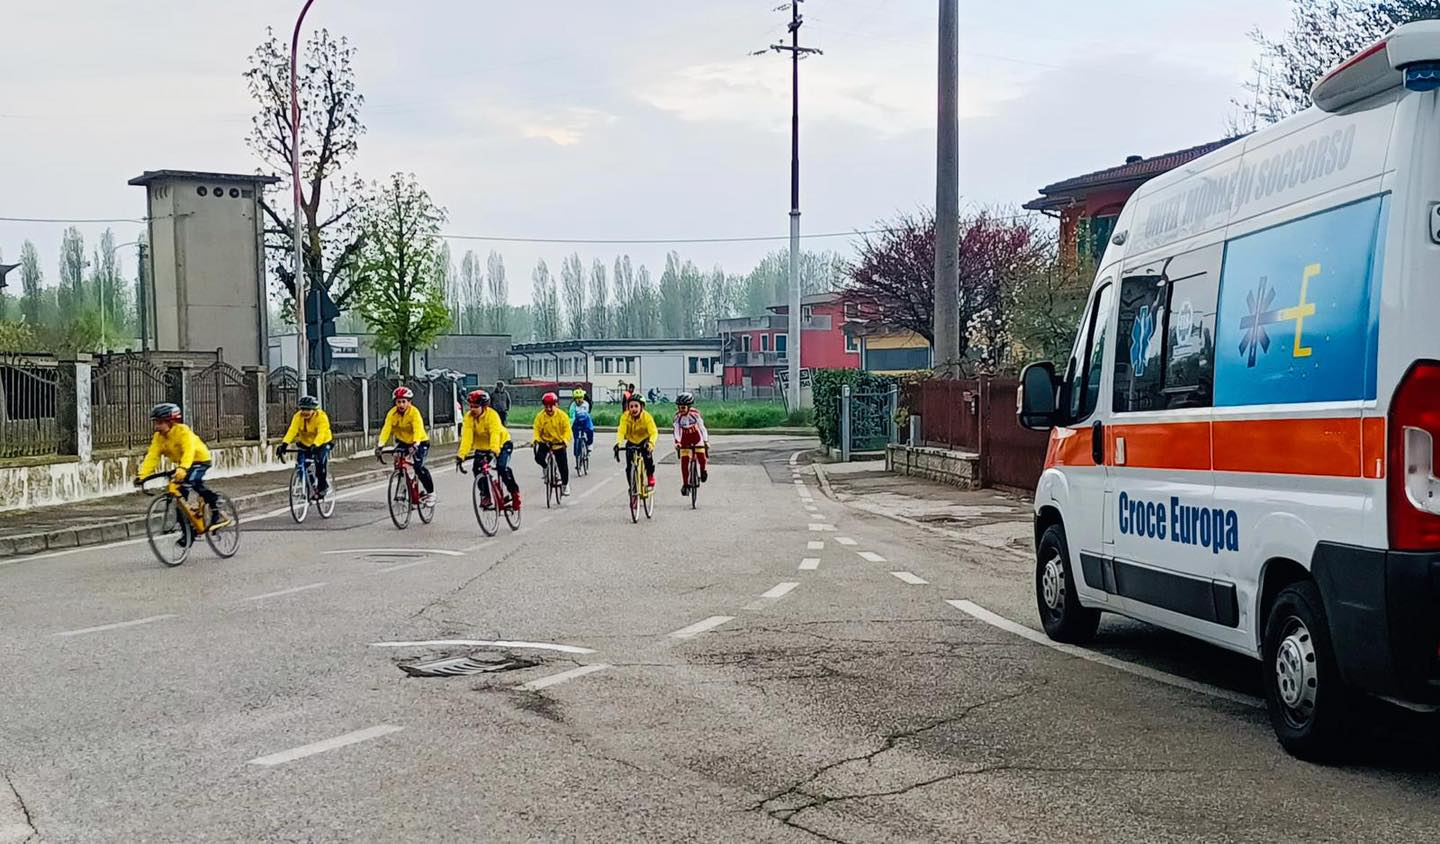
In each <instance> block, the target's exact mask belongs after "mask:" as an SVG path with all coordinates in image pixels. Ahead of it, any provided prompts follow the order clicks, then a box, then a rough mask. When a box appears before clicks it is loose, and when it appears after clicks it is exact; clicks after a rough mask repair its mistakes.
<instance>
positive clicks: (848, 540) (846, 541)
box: [835, 536, 858, 546]
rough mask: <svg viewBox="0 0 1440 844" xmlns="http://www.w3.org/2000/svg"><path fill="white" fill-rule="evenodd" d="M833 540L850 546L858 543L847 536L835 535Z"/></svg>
mask: <svg viewBox="0 0 1440 844" xmlns="http://www.w3.org/2000/svg"><path fill="white" fill-rule="evenodd" d="M835 541H836V542H838V543H840V544H841V545H845V546H851V545H856V544H858V543H856V542H855V540H853V539H851V538H850V537H848V536H837V537H835Z"/></svg>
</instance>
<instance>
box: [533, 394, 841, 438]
mask: <svg viewBox="0 0 1440 844" xmlns="http://www.w3.org/2000/svg"><path fill="white" fill-rule="evenodd" d="M698 406H699V408H700V414H701V415H702V416H704V417H705V426H706V427H707V428H710V429H711V430H714V431H744V430H749V429H754V428H784V427H809V426H812V425H814V424H815V414H814V412H813V411H810V410H799V411H796V412H794V413H790V412H788V411H786V410H785V404H784V403H783V402H770V401H713V402H701V403H700V404H699V405H698ZM564 407H565V403H562V404H561V409H562V411H563V410H564ZM646 409H647V410H649V411H650V413H651V415H653V416H654V417H655V424H656V425H658V426H659V427H660V428H661V429H662V430H663V429H666V428H668V427H669V426H670V420H672V419H674V418H675V405H673V404H669V403H656V404H650V405H646ZM539 412H540V407H539V406H538V405H525V406H523V407H512V408H510V415H509V416H508V417H507V419H506V422H507V423H509V424H510V425H517V426H519V425H530V424H532V423H533V422H534V421H535V414H537V413H539ZM620 413H621V411H620V406H619V405H618V404H602V405H600V406H599V407H597V408H595V409H594V410H592V411H591V412H590V417H591V418H592V419H594V420H595V424H596V425H597V426H600V427H606V428H608V427H612V426H614V425H615V424H616V423H618V422H619V421H620Z"/></svg>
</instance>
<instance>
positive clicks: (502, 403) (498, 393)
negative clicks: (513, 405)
mask: <svg viewBox="0 0 1440 844" xmlns="http://www.w3.org/2000/svg"><path fill="white" fill-rule="evenodd" d="M490 406H491V407H493V408H494V409H495V413H496V414H497V415H499V417H500V424H501V425H504V424H505V420H506V417H508V416H509V415H510V388H509V387H506V386H505V382H504V381H496V382H495V392H493V393H491V394H490Z"/></svg>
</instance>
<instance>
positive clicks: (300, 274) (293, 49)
mask: <svg viewBox="0 0 1440 844" xmlns="http://www.w3.org/2000/svg"><path fill="white" fill-rule="evenodd" d="M314 2H315V0H305V5H304V6H303V7H302V8H301V9H300V17H298V18H296V19H295V34H294V35H293V36H291V38H290V178H291V180H292V181H293V182H294V183H295V233H294V239H295V334H296V342H297V345H298V346H299V350H300V355H299V359H298V360H296V361H295V372H296V374H297V375H298V376H299V379H298V380H299V382H300V394H301V395H305V394H307V393H309V392H310V381H309V372H308V369H309V365H310V361H309V357H310V347H309V344H307V343H306V342H305V247H304V245H303V241H302V238H303V236H304V227H303V223H302V222H301V217H300V210H301V209H300V204H301V200H302V193H301V188H300V80H299V77H298V76H296V74H297V72H298V71H297V69H296V65H297V64H298V62H297V61H296V54H297V53H299V52H300V27H301V26H302V25H303V24H304V23H305V13H306V12H309V11H310V4H311V3H314ZM324 339H325V338H323V337H322V338H320V340H321V342H322V343H323V342H324Z"/></svg>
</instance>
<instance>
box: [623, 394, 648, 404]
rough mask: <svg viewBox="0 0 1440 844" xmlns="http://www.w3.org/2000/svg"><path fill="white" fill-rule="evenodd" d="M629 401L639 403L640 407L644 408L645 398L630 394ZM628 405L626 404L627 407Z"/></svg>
mask: <svg viewBox="0 0 1440 844" xmlns="http://www.w3.org/2000/svg"><path fill="white" fill-rule="evenodd" d="M630 401H633V402H639V403H640V406H641V407H644V406H645V397H644V396H642V395H640V394H639V393H631V394H630ZM629 403H630V402H626V404H627V405H628V404H629Z"/></svg>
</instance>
